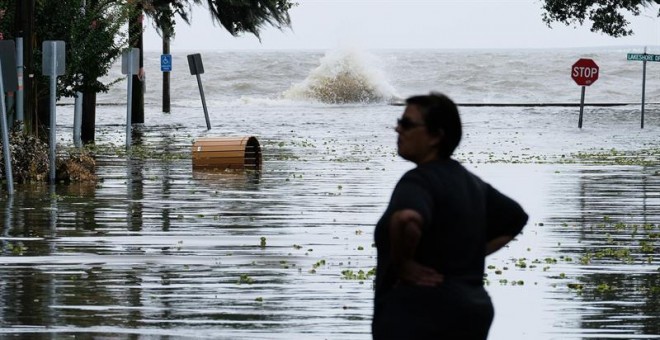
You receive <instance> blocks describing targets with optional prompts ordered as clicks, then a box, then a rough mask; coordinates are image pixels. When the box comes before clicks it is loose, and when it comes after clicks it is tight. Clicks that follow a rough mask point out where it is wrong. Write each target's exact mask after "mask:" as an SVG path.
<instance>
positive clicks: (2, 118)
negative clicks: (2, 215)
mask: <svg viewBox="0 0 660 340" xmlns="http://www.w3.org/2000/svg"><path fill="white" fill-rule="evenodd" d="M15 53H16V50H15V49H14V42H13V41H12V40H2V41H0V129H1V130H0V134H2V157H3V160H4V163H5V178H6V179H7V191H8V193H9V197H10V198H11V197H12V196H11V195H13V194H14V177H13V174H12V167H11V154H10V152H9V129H8V126H7V124H8V123H7V109H6V108H7V106H6V104H5V93H6V92H13V91H16V89H17V88H18V85H17V78H18V77H17V74H16V68H14V67H13V66H14V65H16V57H15V55H14V54H15Z"/></svg>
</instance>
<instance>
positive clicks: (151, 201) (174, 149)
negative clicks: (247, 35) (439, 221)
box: [0, 107, 660, 339]
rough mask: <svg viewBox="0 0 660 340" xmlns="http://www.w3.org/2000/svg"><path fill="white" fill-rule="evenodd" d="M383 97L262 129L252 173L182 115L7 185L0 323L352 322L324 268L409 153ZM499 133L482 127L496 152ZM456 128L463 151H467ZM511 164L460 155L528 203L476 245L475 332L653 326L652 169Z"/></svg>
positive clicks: (350, 256)
mask: <svg viewBox="0 0 660 340" xmlns="http://www.w3.org/2000/svg"><path fill="white" fill-rule="evenodd" d="M332 110H335V109H332ZM383 110H385V111H387V110H391V112H390V111H387V112H386V113H387V114H389V115H386V114H382V115H376V114H375V113H374V115H372V116H368V117H367V116H362V115H355V116H348V114H347V113H345V112H336V111H332V112H330V114H325V115H319V116H318V117H317V119H318V121H317V122H315V123H314V124H311V123H310V124H306V123H304V122H303V121H302V120H300V121H297V122H296V117H293V118H291V119H290V120H287V121H285V122H283V123H281V124H280V121H279V120H278V121H277V123H272V124H270V125H268V126H267V127H265V128H262V130H260V132H262V134H261V135H260V136H262V137H260V138H261V139H262V141H263V145H264V149H263V150H264V155H263V156H264V166H263V170H262V171H261V172H247V173H246V172H219V173H218V172H215V173H214V172H200V171H195V172H193V171H192V169H191V159H190V155H189V150H190V145H191V144H192V141H191V139H192V138H193V137H191V135H192V134H193V132H192V130H191V129H189V128H185V127H181V126H177V125H160V126H153V127H146V126H145V127H141V128H140V129H139V132H140V134H141V136H139V138H138V136H134V137H133V140H134V141H135V152H134V153H133V154H132V155H131V156H130V157H127V156H126V155H125V154H123V153H121V152H120V151H117V152H116V153H115V152H109V151H108V150H106V151H105V152H102V153H99V156H98V159H97V174H98V175H99V177H100V178H101V179H102V180H101V181H99V182H98V183H96V184H92V185H81V184H70V185H65V184H58V185H57V186H55V187H52V186H48V185H41V184H20V185H16V194H15V195H14V196H3V199H2V200H0V222H2V223H3V225H2V237H1V238H0V242H1V244H2V256H0V282H1V283H0V333H4V334H23V335H25V337H26V338H45V339H50V338H60V337H64V336H66V335H81V334H85V335H90V336H94V335H98V336H100V337H102V336H108V337H112V338H125V339H177V338H187V337H194V338H213V339H218V338H221V339H224V338H226V339H236V338H245V339H260V338H263V339H273V338H280V339H292V338H296V339H298V338H311V339H323V338H328V339H337V338H345V339H369V338H370V335H369V330H370V328H369V325H370V320H371V308H372V307H371V306H372V305H371V299H372V295H373V287H372V282H371V279H366V280H356V279H352V278H350V277H347V276H346V275H343V274H342V272H343V271H344V270H346V269H350V270H353V271H354V272H358V271H359V270H363V271H364V272H368V271H369V270H370V269H372V268H373V267H374V265H375V258H374V256H375V250H374V249H373V247H372V244H373V239H372V237H373V236H372V230H373V224H374V222H375V221H376V220H377V219H378V217H379V215H380V213H381V212H382V211H383V209H384V207H385V204H386V203H387V199H388V197H389V195H390V193H391V189H392V187H393V185H394V183H395V181H396V180H397V179H398V178H399V176H400V175H401V174H402V173H403V172H404V171H405V170H406V169H408V168H409V167H410V165H409V164H407V163H405V162H403V161H401V160H399V159H398V158H397V157H396V155H395V153H394V149H393V143H394V142H393V141H394V138H393V133H392V130H391V122H392V121H393V120H392V119H391V118H392V117H393V115H392V112H394V111H395V110H396V111H397V112H398V108H395V109H391V108H389V107H388V108H384V109H383ZM342 114H343V116H341V117H339V118H338V116H337V115H342ZM369 119H372V120H375V121H374V122H371V123H370V125H369V126H374V127H375V128H374V129H373V130H370V131H363V130H360V129H356V128H355V126H358V125H360V124H361V123H362V122H363V121H364V120H369ZM481 119H483V117H479V116H476V115H473V116H471V115H469V114H468V115H466V125H467V126H470V127H471V128H472V129H473V130H472V131H474V129H476V128H477V125H478V124H475V121H479V120H481ZM513 121H515V120H513ZM506 124H509V125H511V126H509V127H507V128H506V129H516V130H517V129H518V127H516V126H515V124H513V123H511V121H509V122H508V123H506ZM329 126H332V127H333V128H332V131H340V132H337V133H334V132H332V133H331V131H330V130H329V129H330V128H329ZM253 128H254V129H255V130H256V129H258V127H257V126H256V125H255V126H254V127H253ZM486 128H487V129H488V127H486ZM101 129H102V133H100V135H101V136H104V138H106V139H107V140H109V141H110V142H116V141H117V140H119V141H121V140H122V138H121V131H122V127H121V126H114V125H108V126H102V127H101ZM506 129H505V130H506ZM103 132H105V133H103ZM536 132H537V131H532V132H531V133H529V134H525V135H523V134H521V135H520V136H519V137H518V138H519V140H520V142H517V143H524V141H528V140H534V137H533V135H535V134H536ZM506 134H507V132H506V131H504V132H502V133H501V135H489V138H491V139H489V142H484V143H483V144H484V146H483V147H484V149H492V150H496V151H497V150H500V151H502V150H504V151H503V152H500V153H499V154H496V155H495V156H496V157H495V158H497V159H498V160H499V159H503V158H506V157H511V156H510V155H509V154H508V152H509V148H510V145H508V144H504V143H501V141H500V140H497V139H498V138H504V137H502V136H504V135H506ZM470 138H471V139H470V140H468V143H467V145H466V146H463V149H462V150H461V151H462V152H463V154H470V152H474V154H477V153H478V150H473V149H470V148H471V147H474V146H475V145H479V143H477V142H476V141H475V137H474V134H473V136H472V137H470ZM536 139H537V140H539V137H536ZM540 139H541V140H540V141H539V143H542V142H544V141H543V140H542V138H540ZM119 145H120V146H119V147H117V148H116V149H118V150H121V149H122V148H123V146H121V144H119ZM502 145H504V146H502ZM498 148H499V149H498ZM530 148H532V149H533V146H529V147H528V148H527V149H525V148H524V147H521V150H525V151H523V152H525V153H531V152H533V150H531V151H527V150H529V149H530ZM488 157H489V156H483V157H482V158H488ZM513 163H518V162H512V163H510V164H507V163H501V162H499V163H498V164H492V163H488V162H476V163H475V164H473V165H474V166H475V171H476V172H477V173H478V174H480V175H482V176H483V177H484V178H486V179H487V180H489V181H493V182H495V184H496V185H497V186H498V187H501V188H502V189H503V191H504V192H507V193H509V192H511V193H512V194H513V195H514V197H515V198H516V199H518V200H520V201H521V202H523V205H524V206H525V207H526V209H528V211H529V212H530V216H532V222H531V223H530V225H529V226H528V227H527V229H526V230H525V233H524V234H523V235H522V236H521V237H519V238H518V241H517V242H514V244H512V245H511V246H510V247H509V248H507V249H505V250H503V251H501V252H498V253H496V254H495V255H494V256H493V257H492V258H489V261H488V264H489V269H488V270H487V273H488V281H489V284H488V287H487V288H488V290H489V292H490V293H491V295H492V296H493V300H494V301H495V305H496V311H497V313H496V320H495V324H494V327H493V331H492V332H491V339H521V338H529V339H569V338H586V337H593V338H645V337H648V338H651V337H654V336H656V337H657V336H658V335H660V330H659V329H658V324H660V320H659V316H658V310H660V306H659V305H658V301H659V298H658V294H659V292H658V289H659V288H658V287H659V286H660V282H658V280H659V279H658V277H659V275H658V260H659V258H658V249H659V248H660V246H659V245H658V233H660V230H659V229H658V223H660V219H659V216H660V194H658V193H659V192H660V190H659V189H660V176H657V173H658V171H659V169H658V168H654V167H640V166H634V165H631V166H608V165H583V164H535V163H528V164H513Z"/></svg>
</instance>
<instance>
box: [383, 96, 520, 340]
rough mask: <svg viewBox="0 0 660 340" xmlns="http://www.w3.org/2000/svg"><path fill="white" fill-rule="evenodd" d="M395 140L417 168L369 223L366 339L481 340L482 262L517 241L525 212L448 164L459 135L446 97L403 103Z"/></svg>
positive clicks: (487, 308) (486, 308)
mask: <svg viewBox="0 0 660 340" xmlns="http://www.w3.org/2000/svg"><path fill="white" fill-rule="evenodd" d="M396 132H397V133H398V140H397V147H398V153H399V155H400V156H401V157H403V158H404V159H406V160H409V161H411V162H413V163H415V164H416V165H417V167H416V168H415V169H413V170H410V171H409V172H407V173H406V174H405V175H404V176H403V177H402V178H401V180H400V181H399V183H397V185H396V187H395V189H394V193H393V194H392V198H391V200H390V204H389V206H388V207H387V210H386V211H385V213H384V214H383V217H382V218H381V219H380V221H379V222H378V224H377V225H376V230H375V239H376V247H377V255H378V260H377V267H376V292H375V301H374V318H373V323H372V331H373V337H374V339H485V338H487V336H488V330H489V328H490V324H491V322H492V319H493V306H492V303H491V301H490V297H489V296H488V293H487V292H486V290H485V289H484V288H483V276H484V262H485V257H486V255H488V254H490V253H492V252H494V251H496V250H498V249H500V248H501V247H503V246H504V245H506V244H507V243H509V242H510V241H511V240H512V239H513V238H514V237H515V236H516V235H517V234H518V233H520V231H521V230H522V228H523V226H524V225H525V224H526V223H527V214H526V213H525V212H524V211H523V209H522V208H521V207H520V205H518V203H516V202H515V201H513V200H512V199H510V198H508V197H507V196H504V195H503V194H501V193H499V192H498V191H497V190H495V189H494V188H493V187H491V186H490V185H489V184H487V183H485V182H483V181H482V180H481V179H479V178H478V177H477V176H475V175H474V174H472V173H471V172H469V171H468V170H467V169H465V168H464V167H463V166H462V165H461V164H460V163H458V162H457V161H455V160H453V159H452V158H451V155H452V153H453V152H454V149H455V148H456V146H458V143H459V142H460V140H461V135H462V127H461V120H460V117H459V114H458V108H457V107H456V104H454V102H452V101H451V100H450V99H449V98H447V97H446V96H444V95H441V94H435V93H432V94H430V95H427V96H414V97H410V98H408V99H407V100H406V108H405V111H404V112H403V116H402V117H401V119H399V120H398V124H397V127H396Z"/></svg>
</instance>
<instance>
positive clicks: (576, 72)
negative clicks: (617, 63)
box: [573, 66, 598, 78]
mask: <svg viewBox="0 0 660 340" xmlns="http://www.w3.org/2000/svg"><path fill="white" fill-rule="evenodd" d="M596 75H598V68H597V67H585V66H575V67H573V77H580V78H593V77H595V76H596Z"/></svg>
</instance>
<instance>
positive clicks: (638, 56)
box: [628, 53, 660, 62]
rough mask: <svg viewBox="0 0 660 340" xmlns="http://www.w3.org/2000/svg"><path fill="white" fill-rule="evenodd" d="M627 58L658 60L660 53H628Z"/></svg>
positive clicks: (659, 59)
mask: <svg viewBox="0 0 660 340" xmlns="http://www.w3.org/2000/svg"><path fill="white" fill-rule="evenodd" d="M628 60H638V61H659V62H660V54H646V53H628Z"/></svg>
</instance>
